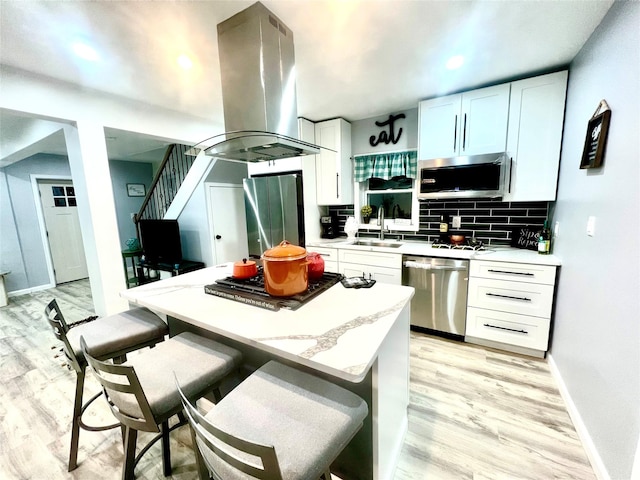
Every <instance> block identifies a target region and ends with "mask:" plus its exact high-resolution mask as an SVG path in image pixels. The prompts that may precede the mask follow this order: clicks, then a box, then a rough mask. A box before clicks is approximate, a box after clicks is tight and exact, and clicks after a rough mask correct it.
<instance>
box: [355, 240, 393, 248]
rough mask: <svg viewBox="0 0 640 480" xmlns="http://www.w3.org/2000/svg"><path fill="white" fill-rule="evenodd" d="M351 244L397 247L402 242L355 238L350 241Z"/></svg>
mask: <svg viewBox="0 0 640 480" xmlns="http://www.w3.org/2000/svg"><path fill="white" fill-rule="evenodd" d="M352 245H360V246H363V247H388V248H398V247H401V246H402V243H399V242H395V241H384V240H375V239H372V240H357V241H355V242H353V243H352Z"/></svg>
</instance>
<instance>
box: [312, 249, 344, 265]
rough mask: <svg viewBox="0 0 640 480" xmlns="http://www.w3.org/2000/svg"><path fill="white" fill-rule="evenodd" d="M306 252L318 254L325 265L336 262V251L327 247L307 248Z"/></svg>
mask: <svg viewBox="0 0 640 480" xmlns="http://www.w3.org/2000/svg"><path fill="white" fill-rule="evenodd" d="M307 252H308V253H311V252H315V253H319V254H320V255H322V259H323V260H324V262H325V265H326V263H327V261H333V262H337V261H338V250H337V249H335V248H328V247H308V248H307Z"/></svg>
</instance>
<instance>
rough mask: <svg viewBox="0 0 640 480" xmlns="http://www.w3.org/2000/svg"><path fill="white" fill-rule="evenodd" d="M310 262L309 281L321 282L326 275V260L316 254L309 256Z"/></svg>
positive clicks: (312, 253)
mask: <svg viewBox="0 0 640 480" xmlns="http://www.w3.org/2000/svg"><path fill="white" fill-rule="evenodd" d="M307 261H308V262H309V280H320V279H321V278H322V275H323V274H324V258H322V255H320V254H319V253H316V252H311V253H309V254H307Z"/></svg>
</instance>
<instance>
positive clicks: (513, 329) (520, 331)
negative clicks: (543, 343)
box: [484, 323, 529, 335]
mask: <svg viewBox="0 0 640 480" xmlns="http://www.w3.org/2000/svg"><path fill="white" fill-rule="evenodd" d="M484 326H485V327H489V328H497V329H498V330H507V331H509V332H516V333H524V334H525V335H529V332H527V331H526V330H516V329H515V328H507V327H498V326H497V325H489V324H488V323H485V324H484Z"/></svg>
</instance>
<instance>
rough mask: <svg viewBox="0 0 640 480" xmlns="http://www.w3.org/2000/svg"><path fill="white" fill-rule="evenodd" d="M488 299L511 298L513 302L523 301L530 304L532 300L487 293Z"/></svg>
mask: <svg viewBox="0 0 640 480" xmlns="http://www.w3.org/2000/svg"><path fill="white" fill-rule="evenodd" d="M485 295H486V296H487V297H500V298H509V299H511V300H521V301H523V302H530V301H531V299H530V298H527V297H512V296H511V295H499V294H497V293H485Z"/></svg>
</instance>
